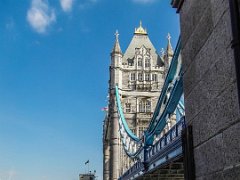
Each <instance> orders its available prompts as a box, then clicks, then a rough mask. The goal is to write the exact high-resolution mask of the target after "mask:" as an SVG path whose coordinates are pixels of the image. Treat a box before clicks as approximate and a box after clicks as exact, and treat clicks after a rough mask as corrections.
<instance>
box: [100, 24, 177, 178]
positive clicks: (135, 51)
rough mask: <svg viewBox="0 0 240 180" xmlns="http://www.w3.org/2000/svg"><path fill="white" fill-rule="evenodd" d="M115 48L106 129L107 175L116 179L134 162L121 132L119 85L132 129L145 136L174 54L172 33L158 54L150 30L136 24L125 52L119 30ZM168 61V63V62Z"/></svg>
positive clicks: (104, 147) (105, 154) (104, 152)
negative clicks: (117, 97) (124, 148)
mask: <svg viewBox="0 0 240 180" xmlns="http://www.w3.org/2000/svg"><path fill="white" fill-rule="evenodd" d="M115 37H116V39H115V44H114V47H113V50H112V52H111V65H110V68H109V71H110V80H109V104H108V116H107V117H106V119H105V121H104V130H103V134H104V137H103V154H104V160H103V168H104V169H103V171H104V172H103V179H104V180H108V179H110V180H115V179H118V177H119V176H120V175H121V174H123V173H124V172H125V171H126V170H127V169H128V168H129V166H130V165H131V164H132V163H133V162H132V161H131V160H130V159H129V158H127V157H126V155H125V152H124V150H123V148H122V147H121V141H120V138H119V132H118V114H117V106H116V102H115V85H118V87H119V92H120V96H121V102H122V107H123V111H124V115H125V118H126V120H127V122H128V125H129V127H130V129H131V130H132V131H133V132H134V133H135V134H136V135H137V136H139V137H140V136H141V135H142V134H143V131H144V130H145V129H146V127H148V124H149V121H150V120H151V117H152V114H153V112H154V109H155V106H156V103H157V101H158V98H159V95H160V90H161V89H162V86H163V83H164V77H165V73H166V68H168V66H169V63H170V62H169V61H171V58H172V56H173V50H172V46H171V43H170V35H169V36H168V41H167V42H168V43H167V46H166V51H164V52H163V53H162V55H161V56H159V55H158V53H157V51H156V49H155V47H154V46H153V44H152V43H151V41H150V39H149V37H148V33H147V30H146V29H144V28H143V27H142V23H141V22H140V26H139V27H138V28H135V32H134V35H133V38H132V40H131V42H130V44H129V46H128V48H127V50H126V52H125V53H122V51H121V48H120V43H119V34H118V32H116V34H115ZM165 65H166V66H165Z"/></svg>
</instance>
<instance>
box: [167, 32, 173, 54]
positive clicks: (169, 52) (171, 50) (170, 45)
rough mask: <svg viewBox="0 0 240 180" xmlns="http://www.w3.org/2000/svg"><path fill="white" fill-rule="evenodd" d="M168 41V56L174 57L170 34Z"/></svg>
mask: <svg viewBox="0 0 240 180" xmlns="http://www.w3.org/2000/svg"><path fill="white" fill-rule="evenodd" d="M167 39H168V44H167V49H166V53H167V55H168V56H173V48H172V44H171V35H170V33H168V35H167Z"/></svg>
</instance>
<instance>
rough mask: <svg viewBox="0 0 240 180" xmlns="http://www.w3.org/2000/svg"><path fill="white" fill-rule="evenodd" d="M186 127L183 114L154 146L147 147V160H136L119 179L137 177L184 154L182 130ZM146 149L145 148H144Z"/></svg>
mask: <svg viewBox="0 0 240 180" xmlns="http://www.w3.org/2000/svg"><path fill="white" fill-rule="evenodd" d="M184 128H185V117H184V116H183V117H182V118H181V120H180V121H179V122H177V124H175V125H174V126H173V127H172V128H171V129H170V130H169V131H168V132H167V133H166V134H165V135H164V136H163V137H161V138H160V139H159V140H158V141H157V142H156V143H155V144H154V145H153V146H152V147H149V148H148V149H145V152H144V154H145V156H146V157H145V161H144V162H140V161H138V162H136V163H135V164H134V165H133V166H132V167H131V168H129V169H128V170H127V171H126V172H125V173H124V174H123V175H122V176H121V177H120V178H119V180H125V179H135V178H137V177H139V176H141V175H142V174H144V173H145V172H149V171H151V170H154V169H155V168H157V167H159V166H161V165H162V164H164V163H167V162H168V161H170V160H172V159H174V158H175V157H177V156H179V155H181V154H182V141H181V135H182V130H183V129H184ZM143 151H144V150H143Z"/></svg>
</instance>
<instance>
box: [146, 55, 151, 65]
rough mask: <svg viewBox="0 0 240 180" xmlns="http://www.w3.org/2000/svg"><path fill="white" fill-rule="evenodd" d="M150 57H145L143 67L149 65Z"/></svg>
mask: <svg viewBox="0 0 240 180" xmlns="http://www.w3.org/2000/svg"><path fill="white" fill-rule="evenodd" d="M150 65H151V64H150V58H149V57H147V58H145V67H146V68H147V67H150Z"/></svg>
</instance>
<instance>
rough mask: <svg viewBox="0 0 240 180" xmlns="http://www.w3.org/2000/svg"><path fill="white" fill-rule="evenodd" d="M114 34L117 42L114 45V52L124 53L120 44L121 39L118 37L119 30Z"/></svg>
mask: <svg viewBox="0 0 240 180" xmlns="http://www.w3.org/2000/svg"><path fill="white" fill-rule="evenodd" d="M114 35H115V44H114V46H113V50H112V53H120V54H122V51H121V47H120V44H119V39H118V36H119V33H118V30H116V32H115V34H114Z"/></svg>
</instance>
